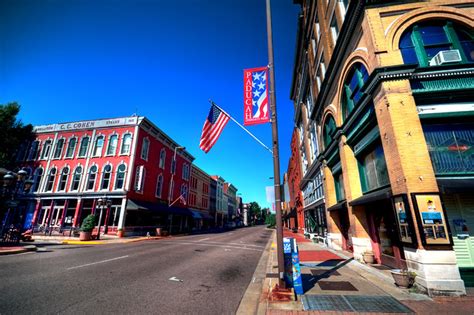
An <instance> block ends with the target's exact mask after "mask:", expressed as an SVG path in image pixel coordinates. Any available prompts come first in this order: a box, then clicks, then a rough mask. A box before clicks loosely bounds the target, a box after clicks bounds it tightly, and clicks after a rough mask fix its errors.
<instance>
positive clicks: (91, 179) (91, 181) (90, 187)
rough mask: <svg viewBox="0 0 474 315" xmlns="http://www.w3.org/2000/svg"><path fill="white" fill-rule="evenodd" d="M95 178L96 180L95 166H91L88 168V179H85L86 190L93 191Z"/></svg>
mask: <svg viewBox="0 0 474 315" xmlns="http://www.w3.org/2000/svg"><path fill="white" fill-rule="evenodd" d="M96 178H97V165H92V166H91V167H90V168H89V177H88V178H87V187H86V190H94V187H95V179H96Z"/></svg>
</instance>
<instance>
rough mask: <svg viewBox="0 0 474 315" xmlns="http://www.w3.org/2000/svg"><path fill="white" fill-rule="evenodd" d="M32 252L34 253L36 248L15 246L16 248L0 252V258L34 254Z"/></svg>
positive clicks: (32, 246)
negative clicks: (27, 253) (28, 253)
mask: <svg viewBox="0 0 474 315" xmlns="http://www.w3.org/2000/svg"><path fill="white" fill-rule="evenodd" d="M34 251H36V246H35V245H25V246H16V247H12V248H11V249H3V250H1V251H0V256H2V255H14V254H21V253H26V252H34Z"/></svg>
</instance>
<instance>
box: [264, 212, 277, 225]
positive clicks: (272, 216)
mask: <svg viewBox="0 0 474 315" xmlns="http://www.w3.org/2000/svg"><path fill="white" fill-rule="evenodd" d="M265 224H266V225H267V227H269V228H274V227H275V225H276V217H275V214H274V213H270V214H269V215H267V217H266V218H265Z"/></svg>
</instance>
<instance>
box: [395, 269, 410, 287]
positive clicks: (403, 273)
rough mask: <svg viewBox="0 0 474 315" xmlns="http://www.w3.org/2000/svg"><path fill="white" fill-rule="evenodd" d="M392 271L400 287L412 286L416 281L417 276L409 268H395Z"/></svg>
mask: <svg viewBox="0 0 474 315" xmlns="http://www.w3.org/2000/svg"><path fill="white" fill-rule="evenodd" d="M390 272H391V273H392V277H393V280H394V281H395V284H396V285H397V286H399V287H402V288H410V287H411V286H412V285H413V283H415V276H414V275H413V274H412V273H411V272H409V271H407V270H402V269H393V270H390Z"/></svg>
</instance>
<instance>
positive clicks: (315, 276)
mask: <svg viewBox="0 0 474 315" xmlns="http://www.w3.org/2000/svg"><path fill="white" fill-rule="evenodd" d="M352 260H354V258H349V259H346V260H343V259H329V260H326V261H323V262H321V263H319V264H317V265H312V264H305V263H302V264H301V266H302V267H308V268H316V269H309V270H310V272H311V273H301V280H302V282H303V291H304V293H306V292H308V291H309V290H311V289H312V288H313V287H314V286H315V285H316V283H317V282H318V281H319V280H321V279H327V278H329V277H331V276H332V275H338V273H337V270H338V269H340V268H342V267H344V266H345V265H347V264H348V263H350V262H351V261H352ZM330 266H334V267H333V268H331V269H317V268H318V267H330Z"/></svg>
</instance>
